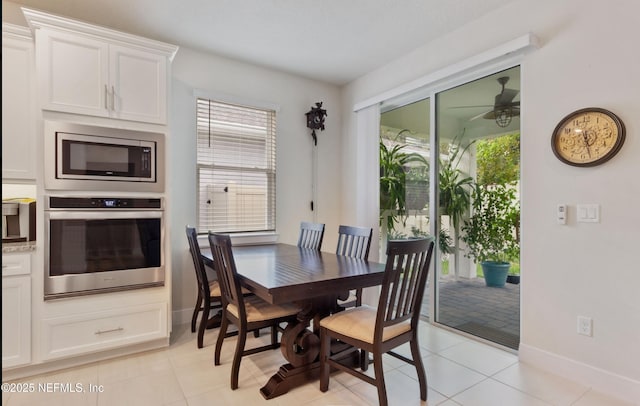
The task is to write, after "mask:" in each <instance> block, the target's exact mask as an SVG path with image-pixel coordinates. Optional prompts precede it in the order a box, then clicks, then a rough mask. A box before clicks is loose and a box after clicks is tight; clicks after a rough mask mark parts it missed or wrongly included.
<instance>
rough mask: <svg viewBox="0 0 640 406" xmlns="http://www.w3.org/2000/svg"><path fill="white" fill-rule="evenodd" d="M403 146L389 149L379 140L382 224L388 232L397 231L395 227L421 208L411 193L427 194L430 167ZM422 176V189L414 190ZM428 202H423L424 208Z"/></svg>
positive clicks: (417, 155)
mask: <svg viewBox="0 0 640 406" xmlns="http://www.w3.org/2000/svg"><path fill="white" fill-rule="evenodd" d="M404 147H405V146H404V145H394V146H389V147H387V146H386V145H385V144H384V143H383V142H382V141H380V222H381V224H383V223H384V224H385V225H386V227H387V229H388V230H394V229H395V226H396V224H398V223H400V222H402V223H404V219H405V218H406V216H407V210H408V209H411V208H413V209H415V208H416V207H418V206H419V205H420V203H419V202H418V200H419V199H417V198H415V197H412V193H410V191H416V192H418V191H419V192H420V193H424V192H426V191H428V178H427V176H428V173H429V171H428V165H429V163H428V162H427V161H426V159H425V158H424V157H423V156H422V155H420V154H417V153H407V152H404V150H403V149H404ZM420 176H422V177H423V181H424V182H426V185H424V184H423V187H422V188H420V187H416V188H414V187H413V186H411V185H414V184H415V182H416V181H418V180H419V179H418V177H420ZM426 199H427V200H422V201H423V202H424V203H422V207H424V206H425V204H426V202H427V201H428V199H429V197H428V194H427V196H426Z"/></svg>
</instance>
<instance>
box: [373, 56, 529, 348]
mask: <svg viewBox="0 0 640 406" xmlns="http://www.w3.org/2000/svg"><path fill="white" fill-rule="evenodd" d="M424 96H425V97H424V98H422V99H420V98H416V97H414V100H415V99H418V101H414V102H411V103H407V104H399V105H398V106H395V107H391V108H389V107H386V108H385V109H383V110H382V113H381V116H380V125H381V127H380V134H381V137H380V138H381V139H380V225H381V233H380V235H381V236H382V241H381V244H380V245H381V252H382V253H383V252H384V249H385V241H386V240H387V239H389V238H412V237H418V236H422V235H426V234H434V235H435V236H436V237H437V246H438V252H437V255H436V256H435V261H434V277H433V278H432V279H431V281H432V283H431V284H430V286H429V287H428V288H427V289H428V291H427V292H426V295H425V303H424V304H423V308H422V313H423V315H424V316H425V317H430V318H433V321H435V322H437V323H440V324H443V325H445V326H448V327H451V328H454V329H457V330H461V331H464V332H466V333H469V334H472V335H476V336H478V337H481V338H483V339H487V340H491V341H494V342H497V343H499V344H501V345H505V346H507V347H511V348H517V347H518V343H519V330H520V328H519V321H520V307H519V303H520V300H519V285H517V284H512V283H504V282H501V281H498V282H496V283H494V282H489V283H488V282H485V278H484V276H485V273H487V274H488V271H483V270H482V266H481V265H480V263H481V262H482V261H484V260H486V259H495V258H487V255H486V251H487V250H488V249H489V245H490V242H493V240H494V239H495V238H498V237H500V238H501V240H499V241H498V242H496V244H498V245H500V244H502V245H503V248H504V249H503V250H502V251H504V252H501V253H500V254H499V255H497V256H498V257H499V259H501V260H502V261H506V262H508V263H509V264H510V266H509V267H508V269H509V270H508V271H505V272H506V273H507V274H508V275H510V276H512V277H510V278H509V279H510V280H511V279H516V278H515V277H516V276H518V277H519V244H518V242H519V163H520V160H519V157H520V120H519V118H520V68H519V67H518V66H516V67H513V68H510V69H507V70H504V71H501V72H497V73H494V74H491V75H489V76H486V77H483V78H479V79H477V80H473V81H470V82H467V83H463V84H461V85H459V86H456V87H451V88H447V89H444V90H442V91H437V92H431V93H429V94H425V95H424ZM432 133H434V136H432ZM433 143H435V144H433ZM436 174H437V175H436ZM481 203H482V204H481ZM487 207H490V208H491V209H492V210H484V211H483V208H485V209H486V208H487ZM498 209H499V210H498ZM500 210H501V211H500ZM497 211H500V212H499V213H497V214H498V215H499V216H498V218H496V219H493V220H491V221H490V222H489V224H490V225H494V224H500V225H501V228H500V229H499V230H500V231H502V234H503V235H498V236H496V235H495V234H496V231H494V233H493V234H491V233H489V234H487V233H488V232H490V231H491V230H490V227H489V228H488V229H487V227H485V228H483V227H482V226H483V222H481V221H480V220H481V219H484V218H485V217H482V216H487V215H488V214H494V215H496V212H497ZM500 220H502V223H500V222H499V221H500ZM484 223H486V222H484ZM507 229H508V230H507ZM505 230H507V231H505ZM498 234H499V233H498ZM494 245H495V244H494ZM503 268H504V267H503ZM505 277H506V275H505ZM495 285H499V286H495Z"/></svg>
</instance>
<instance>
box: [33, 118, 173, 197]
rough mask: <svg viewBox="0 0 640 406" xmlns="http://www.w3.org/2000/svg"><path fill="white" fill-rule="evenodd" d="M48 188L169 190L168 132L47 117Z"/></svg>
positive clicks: (46, 156)
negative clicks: (166, 181) (166, 166)
mask: <svg viewBox="0 0 640 406" xmlns="http://www.w3.org/2000/svg"><path fill="white" fill-rule="evenodd" d="M44 136H45V188H46V189H54V190H59V189H63V190H73V191H82V190H88V191H94V190H107V191H111V190H115V191H140V192H162V191H164V167H163V165H162V162H163V160H164V159H163V158H164V134H161V133H154V132H143V131H132V130H125V129H118V128H106V127H94V126H86V125H78V124H68V123H59V122H47V123H46V124H45V134H44Z"/></svg>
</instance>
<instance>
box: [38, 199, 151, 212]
mask: <svg viewBox="0 0 640 406" xmlns="http://www.w3.org/2000/svg"><path fill="white" fill-rule="evenodd" d="M49 208H50V209H162V199H161V198H117V197H55V196H51V197H49Z"/></svg>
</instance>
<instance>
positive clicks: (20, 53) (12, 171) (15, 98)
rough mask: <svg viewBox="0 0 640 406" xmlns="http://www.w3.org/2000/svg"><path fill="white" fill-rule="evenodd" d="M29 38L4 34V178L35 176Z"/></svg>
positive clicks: (31, 49)
mask: <svg viewBox="0 0 640 406" xmlns="http://www.w3.org/2000/svg"><path fill="white" fill-rule="evenodd" d="M33 58H34V57H33V43H32V41H31V40H30V39H28V38H25V39H18V38H12V37H10V36H9V35H5V33H3V35H2V151H3V154H2V178H3V179H30V180H34V179H35V178H36V169H35V168H36V157H35V153H34V152H35V122H36V120H35V114H34V113H35V106H34V101H35V94H34V92H35V77H34V59H33Z"/></svg>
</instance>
